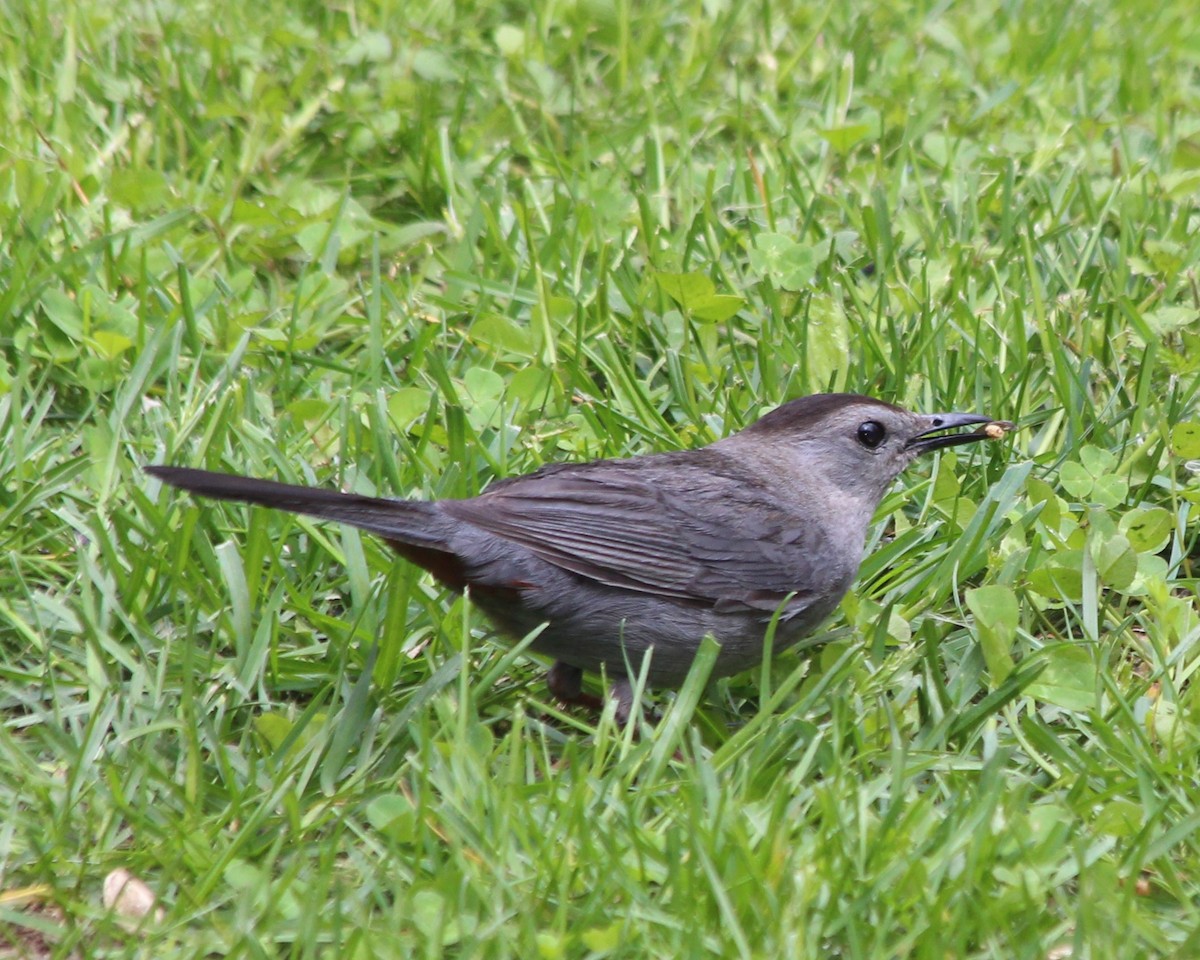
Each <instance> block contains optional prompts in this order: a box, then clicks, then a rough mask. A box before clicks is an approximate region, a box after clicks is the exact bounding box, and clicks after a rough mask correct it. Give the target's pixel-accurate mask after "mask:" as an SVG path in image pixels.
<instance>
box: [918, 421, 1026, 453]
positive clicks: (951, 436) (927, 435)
mask: <svg viewBox="0 0 1200 960" xmlns="http://www.w3.org/2000/svg"><path fill="white" fill-rule="evenodd" d="M922 419H923V420H924V421H925V423H926V427H925V429H924V430H922V431H921V432H920V433H918V434H917V435H916V436H915V437H913V438H912V439H911V440H909V441H908V444H907V447H908V449H909V450H911V451H912V452H913V453H928V452H929V451H930V450H940V449H942V447H956V446H958V445H959V444H960V443H974V442H975V441H976V440H989V439H993V438H994V437H997V436H1002V435H1003V433H1004V431H1005V430H1008V429H1011V427H1012V424H1011V423H1007V422H1004V421H998V420H992V418H991V417H981V416H980V415H979V414H977V413H926V414H922ZM983 423H986V424H992V423H995V424H997V426H999V427H1000V428H1001V429H1000V430H999V432H996V433H993V432H988V431H984V430H973V431H971V432H970V433H943V432H942V431H944V430H956V429H957V428H959V427H973V426H976V425H978V424H983Z"/></svg>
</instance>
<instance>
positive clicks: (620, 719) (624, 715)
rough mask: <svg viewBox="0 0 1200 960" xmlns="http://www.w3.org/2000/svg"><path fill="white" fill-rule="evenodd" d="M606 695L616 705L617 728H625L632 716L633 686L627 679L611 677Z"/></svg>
mask: <svg viewBox="0 0 1200 960" xmlns="http://www.w3.org/2000/svg"><path fill="white" fill-rule="evenodd" d="M608 695H609V697H610V698H611V699H612V701H613V702H614V703H616V705H617V717H616V719H617V726H619V727H623V726H625V724H627V723H629V718H630V717H631V716H633V684H632V683H631V682H630V680H629V678H628V677H613V685H612V689H611V690H610V691H609V692H608Z"/></svg>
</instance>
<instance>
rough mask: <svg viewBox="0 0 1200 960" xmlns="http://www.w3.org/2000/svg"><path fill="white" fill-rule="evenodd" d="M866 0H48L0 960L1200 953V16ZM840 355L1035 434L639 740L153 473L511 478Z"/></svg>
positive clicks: (35, 55)
mask: <svg viewBox="0 0 1200 960" xmlns="http://www.w3.org/2000/svg"><path fill="white" fill-rule="evenodd" d="M858 6H859V7H860V9H855V8H854V7H855V5H850V4H838V3H817V2H795V3H791V4H788V3H771V2H768V0H763V2H761V3H753V4H747V5H746V6H744V7H743V6H741V5H740V4H737V3H731V2H728V0H700V2H688V0H644V2H641V3H636V4H635V3H630V2H629V0H562V2H554V0H535V2H534V3H533V4H531V5H530V6H529V7H526V6H524V5H523V4H516V3H510V4H499V3H487V2H483V0H461V2H446V0H425V2H414V0H355V2H351V3H341V4H324V3H317V2H312V0H290V2H286V3H285V2H281V0H266V2H264V3H263V5H262V6H257V5H255V4H247V3H240V4H237V3H228V2H225V0H209V2H207V3H206V2H199V3H192V4H189V3H181V2H179V0H145V2H141V3H132V4H124V5H114V4H111V3H102V2H100V0H76V2H73V3H68V4H58V3H51V2H48V0H40V2H39V0H15V2H13V3H9V4H7V5H6V7H5V13H6V17H5V24H4V28H3V30H2V31H0V44H3V57H2V59H0V92H2V94H3V97H2V99H3V111H4V113H3V127H4V130H5V136H4V149H3V151H2V152H0V263H2V266H3V269H2V270H0V346H2V352H0V512H2V517H0V531H2V543H3V555H2V557H0V958H5V960H6V958H9V957H30V958H44V957H62V958H67V957H108V956H145V957H205V958H208V957H226V956H228V957H270V956H288V957H297V958H304V957H338V958H343V957H345V958H355V960H357V958H364V960H365V958H374V957H380V958H391V957H395V958H424V957H440V956H452V957H463V958H465V957H472V958H473V957H488V958H491V957H497V958H498V957H519V958H523V960H529V958H545V960H553V958H559V957H562V958H582V957H638V958H640V957H674V956H679V957H721V958H724V957H736V958H742V957H746V958H750V957H754V958H759V957H763V958H765V957H789V958H792V957H794V958H810V957H811V958H827V957H846V958H889V957H914V958H938V960H944V958H984V957H987V958H997V960H1011V958H1031V960H1033V958H1036V960H1065V958H1077V960H1081V958H1108V957H1112V958H1130V957H1180V958H1189V957H1196V956H1200V788H1198V782H1200V683H1197V682H1196V681H1195V679H1194V674H1195V672H1196V671H1197V669H1200V605H1198V602H1197V585H1196V583H1197V582H1196V578H1195V569H1194V568H1195V565H1196V564H1197V562H1200V546H1198V540H1200V507H1198V504H1200V274H1198V270H1197V264H1198V262H1200V229H1198V228H1200V18H1197V17H1196V16H1195V8H1194V4H1193V3H1186V2H1183V0H1166V2H1164V3H1162V4H1159V5H1156V6H1155V7H1154V8H1153V9H1152V10H1151V9H1150V8H1148V7H1147V6H1146V5H1145V4H1144V3H1140V2H1134V0H1096V2H1094V3H1090V4H1066V3H1064V4H1056V3H1027V2H1020V0H1011V2H994V0H985V2H980V3H975V4H932V3H926V2H922V0H890V2H888V0H884V2H879V3H874V4H863V5H858ZM827 389H835V390H852V391H856V392H862V393H868V394H871V395H874V396H878V397H881V398H884V399H887V400H891V401H894V402H897V403H901V404H903V405H905V406H908V407H910V408H912V409H919V410H927V411H942V410H964V411H972V412H982V413H985V414H988V415H990V416H994V417H997V418H1004V419H1009V420H1014V421H1017V422H1018V424H1019V429H1018V430H1017V431H1015V432H1014V433H1013V434H1012V435H1010V436H1009V437H1008V438H1005V439H1004V440H1003V441H1001V442H998V443H990V444H980V445H975V446H964V447H961V448H958V449H957V450H952V451H946V452H943V453H941V454H940V455H938V456H937V457H931V458H928V459H927V460H926V461H923V462H922V463H920V464H918V465H917V466H916V467H915V468H914V469H912V470H910V471H909V472H908V473H906V474H905V475H904V477H902V478H901V480H900V481H898V482H897V484H896V485H895V486H894V488H893V489H892V491H891V492H890V494H889V495H888V497H887V499H886V500H885V502H884V503H883V505H882V506H881V508H880V510H879V514H878V517H877V523H876V524H875V526H874V528H873V531H872V534H871V537H870V543H869V546H870V552H869V556H868V557H867V559H866V561H865V562H864V564H863V567H862V571H861V573H860V576H859V579H858V581H857V583H856V585H855V587H854V589H853V590H852V592H851V593H850V595H849V596H847V598H846V599H845V601H844V602H843V604H842V606H841V607H840V608H839V610H838V611H837V613H836V614H835V615H834V616H833V617H832V618H831V619H830V620H829V621H828V622H827V624H826V625H825V627H824V628H823V629H822V631H821V633H820V634H819V635H818V636H817V637H816V638H815V642H814V643H813V644H812V645H810V646H809V647H808V648H806V649H804V650H801V651H789V652H787V653H783V654H780V655H778V656H776V657H774V658H773V660H772V661H771V662H770V663H769V664H768V666H766V667H765V668H764V669H762V670H759V671H753V672H752V673H750V674H745V675H740V676H737V677H733V678H729V679H725V680H720V681H717V682H714V683H707V682H706V674H705V670H704V667H705V666H706V665H707V664H710V663H711V658H710V657H707V656H706V657H702V658H701V660H700V661H699V662H698V664H697V669H696V670H694V671H693V674H692V676H691V677H690V678H689V680H688V682H687V683H686V684H685V685H684V687H683V688H682V689H681V690H680V691H677V692H674V691H655V692H654V693H653V694H652V695H650V696H648V698H647V700H648V703H647V706H648V708H649V713H650V719H649V720H648V721H647V722H646V723H644V724H640V725H633V726H630V727H629V728H621V727H619V726H618V725H616V724H615V723H614V721H613V718H612V714H611V711H609V712H608V713H606V714H604V715H600V716H597V715H595V714H593V713H589V712H588V711H586V710H578V709H565V708H563V707H562V706H560V705H558V704H556V703H555V702H554V701H553V700H552V699H551V698H550V697H549V694H548V692H547V691H546V689H545V685H544V679H543V674H544V670H545V666H546V664H545V663H544V662H542V661H539V660H538V659H537V658H536V657H532V656H527V655H526V654H525V652H524V651H523V646H522V645H517V646H516V647H514V646H513V645H512V644H511V643H508V642H507V641H504V640H502V639H500V638H498V637H496V636H495V635H494V634H493V633H492V632H491V631H490V630H489V628H488V625H487V624H486V622H485V621H484V619H483V618H482V616H481V614H480V613H479V612H478V611H477V610H475V609H474V608H472V606H471V604H470V603H469V602H466V601H464V600H462V599H459V598H456V597H454V596H452V595H449V594H446V593H445V592H444V591H442V590H440V589H439V588H438V587H437V586H436V584H435V583H434V582H433V581H432V580H431V579H429V578H428V577H427V576H426V575H424V574H422V573H421V572H420V571H419V570H416V569H415V568H413V567H412V566H409V565H407V564H406V563H404V562H403V561H401V560H398V559H396V558H395V557H394V556H393V555H392V554H390V553H389V551H388V549H387V547H386V546H385V545H383V544H382V543H381V542H380V541H378V540H376V539H373V538H371V537H369V536H365V535H364V536H359V535H358V534H357V533H355V532H354V531H351V530H348V529H345V528H341V527H338V526H337V525H331V524H321V523H317V522H313V521H310V520H307V519H299V518H296V517H292V516H288V515H284V514H280V513H275V512H272V511H267V510H262V509H251V508H246V507H241V506H231V505H222V504H214V503H211V502H199V501H197V500H195V499H193V498H190V497H188V496H186V495H183V494H179V493H177V492H175V491H172V490H170V489H167V488H164V487H162V486H161V485H160V484H159V483H157V482H156V481H154V480H152V479H150V478H149V477H147V476H146V475H144V474H143V473H142V472H141V470H140V468H141V467H142V466H143V465H145V464H150V463H172V464H181V465H192V466H203V467H208V468H210V469H223V470H228V471H232V472H242V473H249V474H255V475H260V476H266V477H271V478H276V479H282V480H285V481H290V482H298V483H310V484H315V485H320V486H328V487H341V488H344V489H352V490H356V491H359V492H363V493H369V494H380V495H387V496H404V497H426V498H428V497H456V496H468V495H471V494H474V493H476V492H478V491H480V490H482V489H483V488H484V487H486V486H487V484H488V483H489V482H491V481H493V480H495V479H497V478H501V477H505V476H511V475H515V474H520V473H524V472H527V471H530V470H532V469H535V468H536V467H538V466H540V465H542V464H544V463H549V462H554V461H559V460H583V459H593V458H598V457H610V456H627V455H632V454H635V453H644V452H650V451H661V450H671V449H677V448H689V447H694V446H698V445H702V444H704V443H707V442H710V441H712V440H715V439H717V438H719V437H721V436H724V435H726V434H728V433H730V432H732V431H734V430H737V429H739V428H740V427H742V426H743V425H745V424H746V423H748V422H750V421H751V420H753V419H754V418H755V417H757V416H758V415H759V414H761V413H763V412H765V411H766V410H768V409H770V408H771V407H772V406H774V405H776V404H778V403H780V402H782V401H784V400H786V399H789V398H792V397H796V396H801V395H804V394H808V393H814V392H819V391H822V390H827ZM592 689H593V690H594V691H598V690H599V687H598V686H593V687H592ZM114 871H127V872H128V874H130V875H132V876H133V877H135V878H137V880H138V881H140V882H141V883H144V884H145V885H146V889H147V890H148V891H149V893H151V894H153V896H154V897H155V898H156V906H155V907H154V908H152V909H141V910H139V909H135V908H133V907H131V906H129V905H128V904H127V903H126V902H125V901H122V903H121V904H120V905H119V907H116V908H110V905H109V904H110V898H106V896H105V893H104V889H105V883H106V878H110V877H111V875H113V874H114ZM112 883H113V881H112V880H111V879H109V886H110V888H111V885H112Z"/></svg>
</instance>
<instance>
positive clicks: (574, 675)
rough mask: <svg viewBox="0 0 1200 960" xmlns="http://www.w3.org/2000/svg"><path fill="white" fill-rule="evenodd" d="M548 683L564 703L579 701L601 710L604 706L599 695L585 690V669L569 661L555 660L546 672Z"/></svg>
mask: <svg viewBox="0 0 1200 960" xmlns="http://www.w3.org/2000/svg"><path fill="white" fill-rule="evenodd" d="M546 683H547V685H548V686H549V687H550V693H551V694H552V695H553V697H554V698H555V699H556V700H561V701H562V702H563V703H573V704H574V703H577V704H580V705H582V706H585V707H587V708H588V709H589V710H599V709H600V708H601V707H603V706H604V704H603V703H602V702H601V700H600V699H599V698H598V697H593V696H592V695H591V694H590V693H584V692H583V671H582V670H580V669H579V667H573V666H571V665H570V664H569V663H563V662H562V661H561V660H555V661H554V665H553V666H552V667H551V668H550V670H549V672H548V673H547V674H546Z"/></svg>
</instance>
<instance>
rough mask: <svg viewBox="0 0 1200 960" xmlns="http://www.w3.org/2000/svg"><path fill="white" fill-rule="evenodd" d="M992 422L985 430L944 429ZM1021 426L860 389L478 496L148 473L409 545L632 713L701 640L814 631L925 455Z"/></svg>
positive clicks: (724, 650)
mask: <svg viewBox="0 0 1200 960" xmlns="http://www.w3.org/2000/svg"><path fill="white" fill-rule="evenodd" d="M980 424H986V427H981V428H980V429H978V430H976V431H974V432H970V433H947V432H945V431H947V430H953V429H955V428H959V427H967V426H972V425H980ZM1009 427H1011V424H1008V423H1001V422H996V421H989V418H987V417H981V416H978V415H976V414H970V413H944V414H917V413H909V412H908V411H907V410H904V409H902V408H900V407H897V406H893V405H892V404H890V403H883V402H882V401H879V400H873V399H871V398H870V397H863V396H859V395H857V394H836V393H835V394H820V395H817V396H811V397H803V398H801V399H799V400H793V401H791V402H790V403H785V404H783V405H782V406H780V407H777V408H776V409H775V410H773V411H771V412H770V413H768V414H766V416H764V417H762V418H761V419H759V420H758V421H756V422H755V423H753V424H751V425H750V426H749V427H747V428H746V429H745V430H742V431H741V432H740V433H736V434H733V435H732V436H730V437H726V438H725V439H724V440H720V441H718V442H717V443H714V444H712V445H711V446H707V447H703V448H701V449H698V450H689V451H676V452H671V453H658V454H651V455H647V456H640V457H633V458H631V459H628V460H599V461H595V462H592V463H571V464H568V463H564V464H553V465H550V466H546V467H543V468H541V469H540V470H537V471H536V472H534V473H531V474H528V475H526V476H521V477H514V478H511V479H506V480H502V481H499V482H497V483H494V484H492V486H491V487H489V488H488V489H487V490H486V491H485V492H484V493H482V494H481V495H479V496H478V497H472V498H471V499H468V500H436V501H421V500H381V499H375V498H372V497H364V496H359V495H357V494H350V493H339V492H336V491H333V490H321V489H314V488H310V487H297V486H290V485H286V484H281V483H274V482H272V481H269V480H256V479H253V478H251V477H241V476H233V475H229V474H223V473H211V472H209V471H206V470H192V469H187V468H184V467H162V466H156V467H147V468H146V470H147V472H148V473H150V474H152V475H153V476H155V477H157V478H159V479H160V480H163V481H165V482H166V483H169V484H172V485H174V486H176V487H180V488H182V489H184V490H189V491H191V492H192V493H197V494H200V495H202V496H206V497H216V498H218V499H221V500H241V501H245V502H248V503H256V504H261V505H263V506H267V507H275V508H277V509H280V510H289V511H292V512H294V513H303V514H309V515H312V516H316V517H323V518H325V519H328V520H337V521H340V522H342V523H348V524H350V525H352V526H355V527H359V528H361V529H363V530H369V531H371V532H372V533H376V534H378V535H380V536H382V537H383V538H384V539H385V540H386V541H387V542H388V543H389V544H391V546H392V547H394V548H395V549H396V550H397V551H398V552H399V553H400V554H401V555H402V556H404V557H406V558H407V559H408V560H411V561H412V562H413V563H416V564H418V565H420V566H422V567H424V568H425V569H426V570H428V571H429V572H430V573H432V574H433V576H434V577H435V578H437V579H438V580H439V581H441V582H442V583H443V584H445V585H446V586H448V587H449V588H450V589H452V590H455V591H458V592H462V591H463V590H465V589H466V588H468V587H469V588H470V594H471V599H472V600H473V601H474V602H475V603H476V604H477V605H478V606H479V607H481V608H482V609H483V610H484V611H485V613H487V614H488V616H489V617H490V618H491V619H492V620H493V621H494V622H495V623H496V624H497V625H498V626H499V627H500V628H502V629H503V630H504V631H505V632H507V633H509V634H512V635H514V636H517V637H520V636H523V635H525V634H527V633H528V632H529V631H531V630H533V629H534V628H536V627H538V626H539V625H541V624H543V623H545V624H546V627H545V629H544V630H543V631H542V633H541V634H540V635H539V636H538V637H537V638H536V639H535V640H534V642H533V644H532V648H533V649H534V650H536V651H538V652H540V653H543V654H545V655H547V656H549V657H552V658H554V661H555V663H554V665H553V667H552V668H551V670H550V676H549V679H550V687H551V690H552V692H553V693H554V694H555V695H556V696H558V697H561V698H562V699H564V700H573V699H580V696H581V694H580V683H581V678H582V672H583V671H584V670H591V671H599V670H600V669H601V668H604V669H605V670H607V672H608V675H609V676H610V677H611V678H613V681H614V686H613V697H614V698H615V699H616V701H617V712H618V715H620V716H622V717H627V716H628V713H629V709H630V704H631V697H632V689H631V686H630V682H629V679H628V677H629V676H630V675H631V674H630V671H631V670H632V671H633V674H632V675H634V676H636V675H637V674H636V672H637V671H638V670H639V669H640V668H641V666H642V661H643V655H644V654H645V653H646V652H647V651H652V654H651V657H650V662H649V666H648V673H647V677H648V682H649V683H650V684H651V685H661V686H672V685H677V684H679V683H680V682H681V681H682V679H683V677H684V676H685V674H686V673H687V671H688V667H689V665H690V664H691V662H692V659H693V657H694V655H695V652H696V650H697V648H698V646H699V643H700V640H701V639H702V638H703V637H704V635H705V634H712V635H713V637H715V638H716V640H717V641H718V642H719V643H720V644H721V650H720V654H719V656H718V659H717V663H716V667H715V673H716V674H717V675H728V674H731V673H736V672H738V671H740V670H743V669H746V668H748V667H751V666H753V665H755V664H757V663H759V662H761V660H762V657H763V638H764V633H765V631H766V629H767V626H768V624H769V622H770V621H771V619H772V617H773V616H775V614H776V613H777V612H778V614H779V621H778V626H777V632H776V635H775V641H774V643H775V649H776V650H782V649H784V648H786V647H788V646H790V645H792V644H794V643H796V642H797V641H798V640H800V639H801V638H802V637H804V635H805V634H806V633H808V632H810V631H811V630H812V629H813V628H815V627H816V626H817V625H818V624H819V623H820V622H821V621H822V620H823V619H824V618H825V617H826V616H827V615H828V614H829V613H830V612H831V611H832V610H833V609H834V607H836V606H837V604H838V601H840V600H841V598H842V595H843V594H845V592H846V590H847V588H849V586H850V583H851V582H852V581H853V580H854V577H855V574H856V573H857V572H858V566H859V563H860V562H861V560H862V554H863V544H864V541H865V539H866V533H867V526H868V524H869V523H870V521H871V517H872V515H873V514H874V512H875V509H876V507H878V506H879V501H880V499H881V498H882V497H883V494H884V492H885V491H886V490H887V488H888V486H889V485H890V484H891V482H892V481H893V480H894V479H895V478H896V476H897V475H898V474H899V473H900V471H901V470H903V469H904V468H905V467H906V466H907V465H908V464H909V463H910V462H911V461H912V460H913V458H914V457H916V456H917V455H918V454H921V453H925V452H927V451H930V450H938V449H941V448H942V447H949V446H954V445H956V444H960V443H969V442H971V441H974V440H979V439H982V438H985V437H996V436H1000V435H1002V434H1003V432H1004V431H1005V430H1006V429H1008V428H1009Z"/></svg>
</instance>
